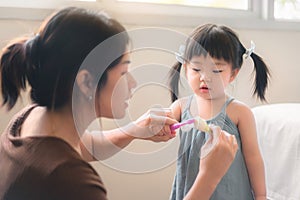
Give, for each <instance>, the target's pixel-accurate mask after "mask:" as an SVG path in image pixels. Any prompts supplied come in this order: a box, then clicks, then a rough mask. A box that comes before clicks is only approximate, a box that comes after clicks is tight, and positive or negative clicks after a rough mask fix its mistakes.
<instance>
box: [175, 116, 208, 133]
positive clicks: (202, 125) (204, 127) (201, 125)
mask: <svg viewBox="0 0 300 200" xmlns="http://www.w3.org/2000/svg"><path fill="white" fill-rule="evenodd" d="M189 124H194V126H195V127H196V128H197V129H199V130H200V131H203V132H206V133H210V132H211V130H210V127H209V126H208V124H207V123H206V121H205V120H203V119H202V118H200V117H195V118H193V119H188V120H186V121H183V122H180V123H176V124H173V125H171V126H170V129H171V131H175V130H176V129H178V128H180V127H182V126H185V125H189Z"/></svg>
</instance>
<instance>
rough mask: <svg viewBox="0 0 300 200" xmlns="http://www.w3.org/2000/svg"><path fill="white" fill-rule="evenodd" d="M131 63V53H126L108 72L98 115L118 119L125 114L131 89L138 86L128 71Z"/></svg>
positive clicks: (101, 93)
mask: <svg viewBox="0 0 300 200" xmlns="http://www.w3.org/2000/svg"><path fill="white" fill-rule="evenodd" d="M129 64H130V54H129V53H126V54H124V55H123V57H122V59H121V62H120V63H119V64H118V65H116V66H115V67H113V68H112V69H110V70H109V71H108V72H107V82H106V84H105V86H104V87H102V88H101V90H100V92H99V94H98V105H97V103H96V110H97V112H98V116H101V117H107V118H116V119H119V118H122V117H124V116H125V111H126V108H127V107H128V103H127V101H128V100H129V99H130V97H131V89H133V88H134V87H136V81H135V79H134V78H133V77H132V75H131V74H130V73H129V72H128V67H129Z"/></svg>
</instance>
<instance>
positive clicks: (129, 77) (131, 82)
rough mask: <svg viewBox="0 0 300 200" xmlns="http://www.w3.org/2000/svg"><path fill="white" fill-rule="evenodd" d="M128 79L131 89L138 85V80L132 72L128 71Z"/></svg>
mask: <svg viewBox="0 0 300 200" xmlns="http://www.w3.org/2000/svg"><path fill="white" fill-rule="evenodd" d="M127 81H128V87H129V89H133V88H135V87H136V85H137V82H136V80H135V79H134V77H133V76H132V75H131V74H130V73H128V75H127Z"/></svg>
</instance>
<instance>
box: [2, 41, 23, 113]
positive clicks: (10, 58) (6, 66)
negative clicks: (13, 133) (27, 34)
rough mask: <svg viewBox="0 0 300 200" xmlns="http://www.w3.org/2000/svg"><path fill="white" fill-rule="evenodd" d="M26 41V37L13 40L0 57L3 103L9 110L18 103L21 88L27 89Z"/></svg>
mask: <svg viewBox="0 0 300 200" xmlns="http://www.w3.org/2000/svg"><path fill="white" fill-rule="evenodd" d="M26 41H27V39H25V38H20V39H18V40H16V41H13V42H12V43H11V44H9V45H8V46H6V47H5V48H4V49H3V51H2V55H1V57H0V74H1V76H2V78H1V93H2V98H3V99H2V105H7V108H8V110H10V109H12V108H13V107H14V105H15V104H16V102H17V100H18V98H19V96H20V92H21V90H25V89H26V64H25V63H26V62H25V57H26V55H25V54H26V51H25V42H26Z"/></svg>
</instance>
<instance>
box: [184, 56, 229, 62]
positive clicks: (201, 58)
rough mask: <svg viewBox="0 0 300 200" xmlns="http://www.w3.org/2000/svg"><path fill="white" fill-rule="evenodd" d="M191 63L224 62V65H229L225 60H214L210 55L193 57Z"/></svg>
mask: <svg viewBox="0 0 300 200" xmlns="http://www.w3.org/2000/svg"><path fill="white" fill-rule="evenodd" d="M190 62H191V63H203V62H205V63H208V62H210V63H216V62H224V63H228V62H227V61H225V60H224V59H223V58H213V57H211V56H210V55H209V54H207V55H206V56H205V55H199V56H193V57H192V58H191V60H190Z"/></svg>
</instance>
